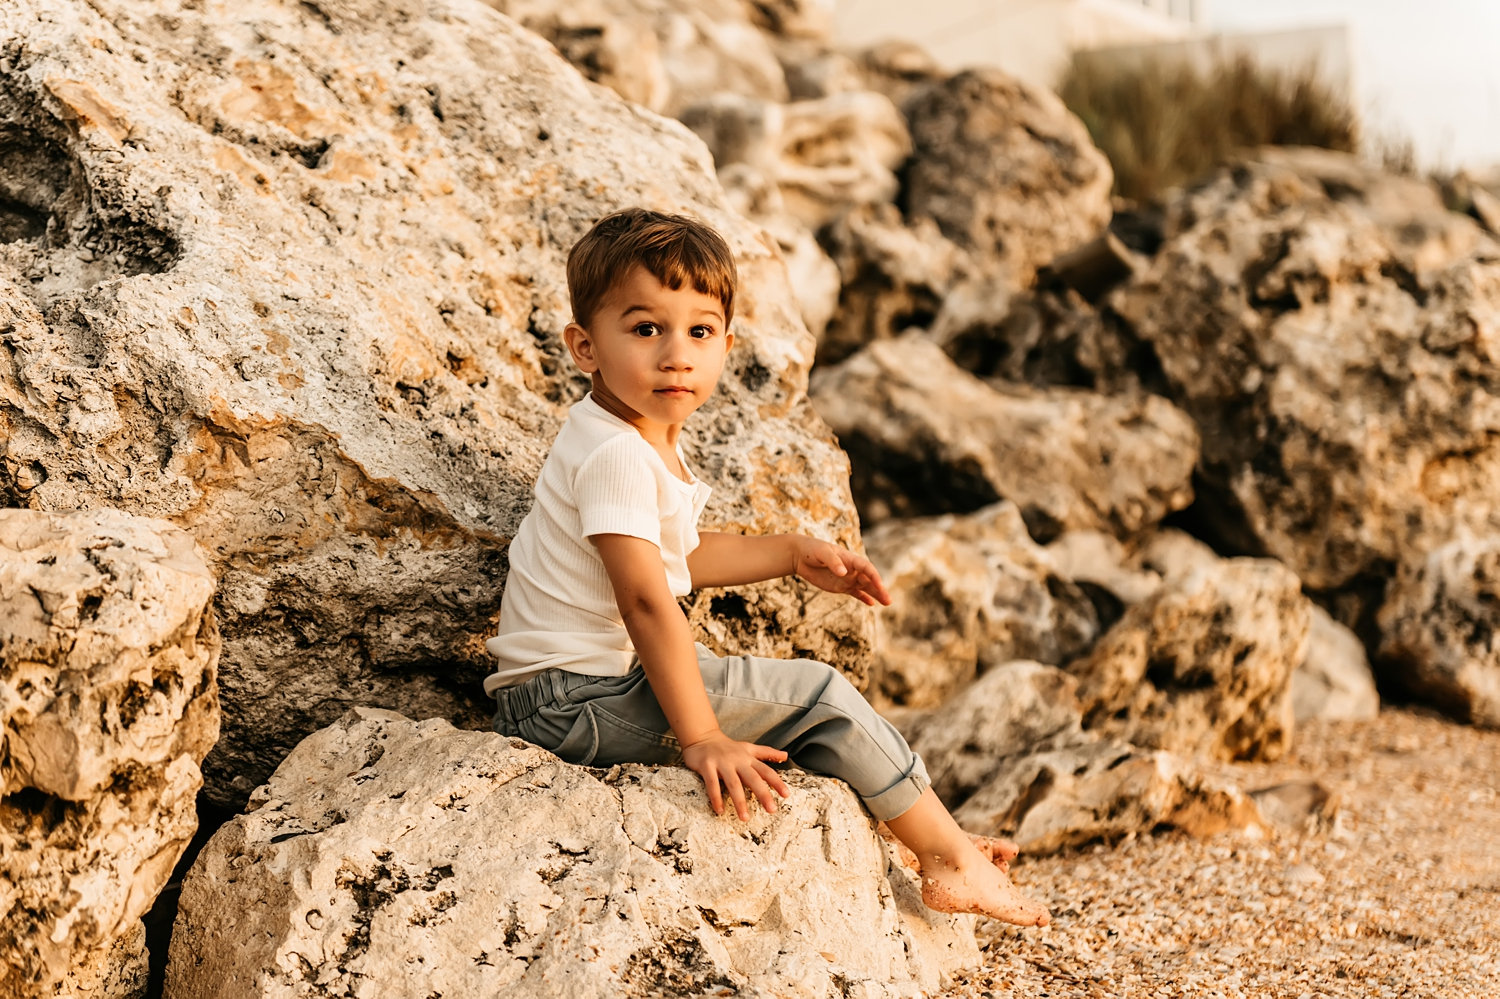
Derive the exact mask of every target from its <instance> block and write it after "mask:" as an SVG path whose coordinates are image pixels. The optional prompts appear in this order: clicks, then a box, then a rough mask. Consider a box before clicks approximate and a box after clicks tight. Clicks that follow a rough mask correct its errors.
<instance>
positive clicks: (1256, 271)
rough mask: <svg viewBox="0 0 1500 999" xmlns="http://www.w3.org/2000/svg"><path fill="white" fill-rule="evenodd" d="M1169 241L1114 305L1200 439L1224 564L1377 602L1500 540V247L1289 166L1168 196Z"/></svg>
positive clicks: (1413, 199) (1266, 163) (1468, 228)
mask: <svg viewBox="0 0 1500 999" xmlns="http://www.w3.org/2000/svg"><path fill="white" fill-rule="evenodd" d="M1164 234H1165V238H1166V243H1165V245H1164V246H1163V247H1162V249H1161V251H1160V252H1159V253H1158V254H1157V255H1156V257H1155V259H1154V261H1153V262H1152V264H1151V265H1150V267H1149V269H1148V270H1147V271H1146V272H1145V273H1144V274H1142V275H1141V276H1140V277H1139V278H1137V279H1136V280H1135V281H1134V282H1132V283H1131V284H1130V285H1128V286H1127V287H1125V288H1123V289H1121V290H1120V291H1118V292H1117V293H1116V294H1115V295H1114V296H1113V297H1112V298H1111V299H1110V305H1111V308H1112V309H1113V310H1114V311H1115V312H1116V313H1118V314H1119V315H1120V316H1122V317H1123V318H1124V319H1125V321H1126V322H1127V323H1128V324H1129V326H1130V328H1131V329H1132V330H1133V332H1134V335H1136V336H1138V337H1140V338H1141V339H1142V340H1143V341H1145V342H1147V343H1149V344H1150V345H1151V347H1152V348H1153V352H1154V362H1153V363H1154V364H1157V365H1159V372H1160V377H1161V378H1163V379H1165V385H1166V387H1165V391H1167V392H1168V394H1169V395H1170V397H1171V398H1172V399H1173V401H1174V402H1176V403H1177V404H1178V405H1179V406H1181V407H1182V408H1183V409H1184V410H1186V411H1187V412H1188V413H1189V414H1191V415H1192V416H1193V418H1194V419H1195V421H1196V422H1197V424H1198V428H1199V431H1200V432H1201V434H1202V437H1203V466H1202V469H1201V470H1200V471H1201V477H1202V482H1203V484H1204V486H1205V487H1206V488H1205V489H1204V490H1203V492H1204V493H1205V501H1204V502H1203V503H1202V504H1200V509H1201V510H1202V513H1203V515H1204V517H1205V518H1206V519H1208V520H1209V521H1210V522H1212V523H1213V526H1214V529H1215V530H1217V531H1218V532H1219V533H1220V534H1221V535H1222V536H1223V537H1224V538H1225V539H1226V540H1227V542H1228V543H1229V544H1230V545H1231V546H1232V547H1234V548H1236V549H1237V550H1240V551H1250V552H1262V553H1265V554H1268V555H1271V556H1274V557H1276V558H1278V559H1280V560H1281V561H1283V562H1285V563H1286V564H1287V565H1288V566H1289V567H1291V568H1292V570H1293V571H1295V572H1296V573H1297V574H1298V576H1300V577H1301V578H1302V579H1303V581H1304V582H1305V583H1306V584H1307V585H1308V587H1309V588H1311V589H1313V590H1317V591H1332V590H1338V589H1341V588H1345V587H1349V588H1356V589H1357V588H1360V587H1370V588H1373V590H1374V592H1375V594H1376V597H1375V598H1374V599H1376V600H1378V593H1379V586H1380V584H1381V583H1383V582H1384V580H1385V579H1386V578H1388V577H1389V576H1390V574H1391V571H1392V568H1393V567H1394V566H1395V565H1397V564H1400V563H1402V562H1404V561H1406V559H1407V557H1408V555H1409V554H1410V553H1413V552H1416V553H1422V552H1427V551H1430V550H1433V549H1434V548H1436V547H1438V546H1439V545H1441V544H1444V543H1446V542H1447V541H1448V540H1449V539H1451V538H1452V537H1454V536H1455V534H1456V532H1457V531H1458V530H1459V529H1460V528H1463V527H1467V528H1469V529H1472V530H1473V531H1474V532H1475V533H1476V534H1483V533H1486V532H1488V533H1493V532H1494V531H1496V530H1497V529H1500V500H1497V496H1500V493H1497V491H1496V489H1495V483H1496V482H1497V481H1500V246H1497V245H1496V244H1495V243H1494V242H1493V241H1492V240H1490V239H1489V238H1488V237H1487V236H1485V235H1484V234H1483V233H1482V232H1481V231H1480V229H1479V227H1478V226H1477V225H1476V224H1475V223H1474V222H1473V221H1472V220H1470V219H1468V218H1465V217H1463V216H1460V215H1457V214H1454V213H1451V212H1448V211H1446V210H1445V209H1444V208H1443V206H1442V204H1441V202H1440V200H1439V199H1438V197H1437V195H1436V192H1435V190H1434V189H1433V188H1432V187H1431V185H1428V184H1425V183H1423V182H1420V181H1415V180H1411V179H1406V178H1394V177H1389V176H1387V175H1384V174H1380V173H1379V172H1378V171H1375V170H1372V169H1370V168H1368V167H1364V166H1362V165H1360V164H1359V163H1358V161H1356V160H1355V159H1353V158H1351V157H1346V156H1341V155H1338V154H1333V153H1317V152H1302V153H1280V154H1266V155H1263V156H1261V157H1259V158H1256V159H1251V160H1249V161H1247V162H1244V163H1242V164H1239V165H1237V166H1235V167H1233V168H1232V169H1226V170H1224V171H1223V172H1221V173H1220V174H1218V175H1217V176H1215V177H1213V178H1211V179H1210V180H1209V181H1207V182H1206V183H1204V184H1203V185H1201V186H1200V187H1198V188H1196V189H1194V190H1191V191H1189V192H1187V193H1185V194H1183V195H1181V197H1180V198H1179V199H1177V200H1176V201H1175V202H1174V203H1173V204H1172V205H1171V206H1170V208H1169V210H1168V212H1167V217H1166V221H1165V231H1164ZM1358 616H1360V613H1359V611H1358V610H1356V611H1355V613H1351V614H1349V615H1343V614H1341V615H1340V617H1341V618H1343V619H1345V620H1346V621H1348V620H1354V619H1355V618H1356V617H1358Z"/></svg>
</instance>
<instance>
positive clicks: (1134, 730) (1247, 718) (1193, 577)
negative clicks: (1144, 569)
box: [1067, 558, 1310, 760]
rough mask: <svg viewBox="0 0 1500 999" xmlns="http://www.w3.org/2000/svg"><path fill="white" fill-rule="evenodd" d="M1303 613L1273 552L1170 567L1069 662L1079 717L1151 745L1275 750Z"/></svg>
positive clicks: (1283, 731)
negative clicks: (1173, 571) (1186, 568)
mask: <svg viewBox="0 0 1500 999" xmlns="http://www.w3.org/2000/svg"><path fill="white" fill-rule="evenodd" d="M1309 614H1310V611H1309V602H1308V600H1307V598H1306V597H1304V596H1303V595H1302V591H1301V587H1300V585H1299V583H1298V580H1297V578H1296V576H1294V575H1292V573H1291V572H1289V571H1288V570H1287V569H1286V568H1285V567H1284V566H1282V565H1280V564H1278V563H1276V562H1273V561H1271V560H1269V559H1243V558H1236V559H1226V560H1224V561H1222V562H1219V563H1217V564H1216V565H1213V566H1210V567H1207V568H1203V569H1199V570H1197V571H1194V572H1191V573H1188V574H1187V575H1185V576H1178V577H1170V576H1169V577H1168V578H1167V579H1166V581H1165V582H1164V584H1163V586H1162V587H1161V589H1160V590H1158V591H1157V592H1156V593H1154V594H1153V595H1152V596H1150V597H1149V598H1147V599H1146V600H1145V601H1143V602H1142V603H1139V604H1136V605H1135V606H1133V607H1131V608H1130V609H1128V610H1127V611H1126V612H1125V615H1124V617H1123V618H1121V620H1120V622H1119V623H1118V624H1116V625H1115V626H1114V627H1113V628H1112V629H1110V631H1109V632H1107V633H1106V634H1105V635H1104V637H1103V638H1101V639H1100V640H1099V642H1098V644H1097V645H1095V646H1094V648H1093V650H1092V651H1091V652H1090V653H1089V654H1088V655H1087V656H1085V657H1084V658H1082V659H1080V660H1077V661H1075V662H1073V663H1070V664H1069V665H1068V667H1067V669H1068V672H1070V673H1072V674H1073V675H1074V676H1076V677H1078V680H1079V691H1078V693H1079V699H1080V700H1081V701H1082V703H1083V708H1084V724H1085V726H1086V727H1088V728H1089V729H1092V730H1096V731H1100V732H1102V733H1103V734H1105V735H1109V736H1115V737H1119V738H1122V739H1126V740H1128V741H1130V742H1133V743H1136V744H1138V745H1142V746H1148V747H1152V748H1157V749H1166V750H1171V751H1176V752H1182V753H1189V754H1196V753H1203V754H1207V755H1210V756H1213V757H1216V758H1218V759H1223V760H1250V759H1275V758H1276V757H1278V756H1280V755H1281V753H1282V752H1283V751H1284V750H1285V749H1286V748H1287V746H1288V744H1289V742H1290V739H1291V731H1292V725H1293V717H1292V711H1291V701H1290V699H1289V698H1288V696H1287V687H1288V683H1289V680H1290V677H1291V675H1292V671H1293V669H1295V668H1296V666H1297V665H1298V664H1299V663H1301V662H1302V661H1303V660H1304V659H1305V658H1306V656H1307V635H1308V628H1309Z"/></svg>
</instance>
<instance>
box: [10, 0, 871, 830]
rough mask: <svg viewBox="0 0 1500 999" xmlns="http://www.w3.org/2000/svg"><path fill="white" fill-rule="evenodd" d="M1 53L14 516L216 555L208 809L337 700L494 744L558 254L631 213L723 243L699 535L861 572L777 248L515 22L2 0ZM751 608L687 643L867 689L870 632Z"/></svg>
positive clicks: (269, 5)
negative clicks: (720, 359)
mask: <svg viewBox="0 0 1500 999" xmlns="http://www.w3.org/2000/svg"><path fill="white" fill-rule="evenodd" d="M684 16H687V15H684ZM695 16H696V15H695ZM746 23H747V25H748V22H746ZM747 30H749V31H751V32H752V33H755V35H756V37H759V34H758V32H756V31H755V29H754V28H753V27H747ZM0 38H3V39H11V40H13V41H8V42H5V43H3V52H4V61H3V63H0V134H3V135H4V136H5V139H4V153H3V155H0V215H3V216H4V218H5V219H6V221H5V222H4V223H3V224H0V230H3V231H5V232H6V233H11V234H14V235H15V237H16V238H13V239H10V241H9V242H4V243H0V342H3V344H4V346H5V349H4V350H0V504H3V505H10V506H27V507H30V508H32V509H37V510H56V511H63V510H74V509H84V508H94V507H98V506H114V507H119V508H121V509H125V510H128V511H130V512H133V513H139V514H145V515H149V516H154V517H161V518H165V519H168V520H170V521H172V522H173V523H175V524H177V525H178V526H180V527H183V528H185V529H187V530H188V531H190V532H191V533H192V534H193V535H194V536H195V537H196V538H198V540H199V541H200V542H201V543H202V545H203V547H204V549H205V551H206V552H207V554H208V557H209V559H210V561H211V566H212V568H213V570H214V572H215V573H216V574H217V575H218V577H219V579H220V588H219V595H218V598H217V611H218V619H219V623H220V626H221V627H222V629H223V635H224V653H223V660H222V663H221V682H222V690H223V697H224V704H225V717H224V738H223V739H222V740H221V741H220V743H219V744H218V746H217V747H216V748H215V750H214V752H213V753H212V754H211V755H210V757H209V759H208V761H207V762H206V763H205V771H206V774H207V780H208V784H209V790H210V793H211V794H212V795H213V797H214V799H215V800H217V801H221V802H237V801H240V800H242V799H243V796H244V795H245V794H247V793H248V792H249V790H250V789H251V788H253V787H254V786H255V784H256V783H259V782H260V781H262V780H264V778H265V776H266V775H267V774H269V772H270V771H271V770H272V769H273V768H274V767H275V765H276V763H277V762H279V761H280V759H281V758H282V757H283V756H284V755H285V754H286V752H287V751H289V749H290V748H291V747H292V746H293V745H295V744H296V742H297V741H298V739H300V738H301V737H302V736H303V735H305V734H306V733H308V732H310V731H312V730H314V729H316V728H317V727H319V726H320V725H323V724H327V723H328V722H329V721H331V720H332V719H334V718H336V717H338V716H339V715H340V714H341V713H342V712H343V711H344V710H345V708H346V707H348V706H349V705H351V704H383V705H392V706H395V705H399V706H401V707H402V708H403V709H404V710H408V711H410V712H412V713H413V714H416V715H421V716H443V717H448V718H452V719H456V720H458V721H459V722H461V723H464V724H481V723H482V722H483V719H484V716H485V715H486V714H487V710H486V708H485V706H484V703H483V702H482V698H481V695H480V692H479V681H480V678H481V677H482V676H483V674H484V673H486V672H488V671H489V669H490V668H491V660H490V657H489V656H488V655H487V654H486V653H485V652H484V651H483V639H484V638H486V637H487V636H488V635H489V634H490V633H491V632H492V628H493V625H494V621H495V618H496V615H497V612H498V602H499V597H500V593H501V587H502V584H503V581H504V576H505V571H506V567H507V564H506V558H505V548H506V544H507V542H508V539H509V537H510V536H511V534H512V533H513V532H514V530H515V528H516V525H517V524H518V523H519V522H520V519H521V517H522V516H523V515H524V514H525V512H526V510H527V509H528V508H529V506H530V503H531V486H532V482H533V480H534V477H535V475H536V473H537V471H538V469H539V468H540V465H541V461H542V458H543V454H544V452H545V450H546V448H547V446H548V444H549V443H550V441H551V439H552V436H553V434H554V433H555V431H556V428H557V426H558V424H559V422H560V421H561V419H562V417H563V415H564V412H565V406H566V405H567V404H569V403H571V402H572V401H574V400H576V399H577V398H578V397H579V396H580V394H581V392H582V391H583V389H584V387H585V383H584V382H583V380H582V379H581V378H580V377H579V376H578V375H577V374H576V373H575V372H573V371H572V369H571V365H570V363H569V362H568V361H567V359H566V353H565V350H564V347H563V344H562V340H561V330H562V328H563V326H564V325H565V323H566V321H567V319H568V305H567V301H566V296H565V291H564V271H563V265H564V260H565V255H566V252H567V249H568V248H569V247H570V246H571V244H572V243H573V241H574V240H575V239H576V238H577V237H578V236H580V235H581V234H582V233H583V232H584V231H586V229H587V227H588V226H589V225H590V224H591V223H592V221H593V220H594V219H596V218H598V217H599V216H601V215H603V214H605V213H607V212H609V211H611V210H614V209H616V208H619V207H621V206H624V205H628V204H645V205H647V206H650V207H655V208H659V209H665V210H672V211H688V212H691V213H694V214H697V215H698V216H700V217H702V218H703V219H705V220H706V221H708V222H710V223H712V224H714V225H715V226H717V227H718V228H719V229H720V230H721V231H723V232H724V233H725V235H726V238H727V239H728V240H729V242H730V244H731V246H733V247H734V249H735V251H736V255H737V261H738V266H739V272H740V278H741V289H740V291H741V297H740V298H739V299H738V300H737V303H736V304H737V309H736V316H735V325H736V331H737V333H738V341H737V342H736V345H735V350H734V352H733V354H732V355H731V358H730V363H729V369H728V370H727V371H726V373H725V377H724V379H723V382H722V384H721V388H720V394H719V396H718V398H717V399H716V400H715V401H714V402H713V403H711V404H710V406H709V407H707V408H706V409H705V410H704V411H703V412H702V413H700V414H699V415H698V416H697V417H695V420H694V423H693V425H692V426H690V428H689V435H685V436H688V437H689V438H690V439H689V440H688V442H687V448H688V452H689V456H690V459H691V460H693V462H694V463H695V466H696V467H697V468H698V470H699V471H700V472H701V473H702V474H703V476H704V477H705V479H706V480H707V481H709V482H710V483H711V484H713V485H714V486H715V487H716V489H715V494H714V499H713V500H712V501H711V504H710V508H709V512H708V514H707V515H706V516H705V518H704V520H705V522H704V527H705V528H709V529H724V530H745V529H753V530H756V531H783V530H790V531H803V532H811V533H820V534H823V535H824V536H827V537H830V538H834V539H837V540H840V541H842V542H844V543H846V544H851V545H857V544H858V534H857V524H856V520H855V517H854V511H853V506H852V502H851V500H850V499H849V496H848V493H847V492H846V491H845V489H844V487H843V485H842V483H843V479H842V476H841V469H842V468H843V467H845V458H844V456H843V454H842V453H841V452H840V451H839V450H838V448H837V446H836V444H835V442H834V441H833V439H832V437H831V435H830V434H829V433H828V431H827V429H826V428H825V427H824V426H823V425H822V424H821V423H820V421H819V420H818V418H817V417H816V415H815V414H814V413H813V412H812V410H811V409H810V407H809V406H808V405H807V403H806V401H805V394H804V387H805V384H806V376H807V370H808V367H809V365H810V363H811V360H812V351H813V341H812V338H811V337H810V336H809V335H808V333H807V331H806V330H805V329H804V328H803V327H802V324H801V322H800V321H799V319H798V315H797V314H798V307H797V305H796V303H795V302H794V301H793V299H792V296H791V295H790V293H789V292H788V289H787V286H786V278H785V270H784V268H783V264H782V262H781V260H780V258H779V257H778V255H777V253H776V250H775V248H774V246H771V245H769V242H768V241H766V240H765V237H764V235H763V234H762V233H761V231H760V230H759V229H757V228H755V227H753V226H750V225H748V224H747V223H746V222H745V221H744V220H743V219H741V218H739V217H738V216H737V215H735V214H733V212H731V211H730V210H729V209H728V208H727V206H726V205H725V202H724V196H723V194H722V191H721V190H720V188H719V186H718V184H717V182H716V180H715V178H714V174H713V170H712V167H711V165H710V164H709V162H708V157H707V155H706V153H705V152H704V150H703V148H702V146H701V144H700V143H699V142H698V141H697V140H696V139H695V138H693V137H692V136H691V135H690V134H688V133H687V132H686V130H685V129H683V128H682V127H681V126H680V125H677V124H676V123H674V122H670V121H666V120H663V119H660V118H657V117H655V116H653V115H650V114H647V113H645V112H643V111H641V110H640V109H638V108H635V107H632V106H630V105H628V104H626V103H624V102H623V101H621V100H619V99H617V98H616V97H614V95H612V94H609V93H607V92H605V91H603V90H602V89H601V88H598V87H595V86H592V85H590V84H589V83H588V82H587V81H585V80H584V79H583V78H582V77H581V76H579V75H578V74H577V73H576V72H575V71H574V70H573V69H572V68H571V67H569V66H568V65H567V64H566V63H565V62H564V61H563V60H562V59H560V58H559V57H558V56H557V54H556V53H555V52H554V51H553V50H552V49H551V48H550V47H549V46H548V45H547V44H546V43H545V42H543V41H542V40H540V39H539V38H537V37H536V36H535V35H532V34H531V33H529V32H527V31H525V30H523V29H522V28H520V27H519V26H518V25H516V24H515V23H514V22H512V21H510V20H508V19H507V18H505V17H503V16H501V15H499V14H497V13H495V12H494V11H492V10H489V9H487V8H485V7H484V6H482V5H478V4H463V5H454V4H448V3H435V2H434V3H429V2H425V0H344V2H340V3H338V4H331V3H330V4H319V5H316V6H313V5H300V6H299V5H292V6H287V5H286V4H283V3H280V2H274V0H248V2H246V3H242V4H238V5H235V6H234V7H233V9H232V10H231V9H230V8H228V7H223V6H215V5H203V4H199V3H192V2H188V0H166V2H163V3H155V4H152V5H149V6H145V7H143V6H142V5H139V4H134V3H125V2H121V0H101V2H97V3H88V4H85V3H80V2H76V0H18V2H16V3H8V4H5V5H0ZM22 39H24V43H23V42H22V41H19V40H22ZM726 44H729V43H728V42H726ZM704 58H705V59H709V60H711V58H712V57H711V55H710V54H709V53H704ZM695 96H696V95H695ZM698 599H699V602H700V603H699V605H697V606H695V608H694V613H695V615H696V616H697V619H699V620H703V619H705V618H707V617H708V616H710V615H709V610H708V603H709V601H712V600H714V599H717V595H715V594H703V595H701V596H700V597H699V598H698ZM738 606H740V607H743V608H747V609H748V611H749V612H747V613H744V614H738V615H736V614H734V613H726V614H723V615H719V616H717V617H716V620H715V624H714V629H713V630H711V631H704V632H701V633H700V637H702V638H704V639H705V640H708V641H710V642H712V643H714V644H716V645H718V646H719V647H721V648H723V647H724V646H725V645H730V646H733V647H734V648H736V649H739V650H743V651H745V652H749V653H758V654H769V655H783V656H790V655H793V654H803V653H806V654H810V655H813V656H815V657H817V658H820V659H825V660H827V661H830V662H835V663H837V664H839V665H841V666H842V667H844V668H845V669H847V670H848V671H849V672H850V673H851V674H852V675H854V677H855V678H856V679H858V677H859V675H860V673H861V672H862V669H863V663H862V660H863V658H864V656H866V655H867V652H868V647H869V640H870V634H871V632H872V628H873V621H872V616H871V615H870V614H868V613H866V612H865V611H864V610H863V608H861V607H860V606H859V605H857V604H854V603H852V602H850V601H847V600H845V599H840V598H832V597H825V596H823V595H821V594H813V593H810V592H809V591H808V590H807V589H806V588H803V587H801V586H800V585H794V584H791V583H777V584H767V585H765V586H762V587H760V588H758V589H756V590H754V591H752V592H751V593H749V594H748V595H747V596H746V597H745V598H744V601H743V602H742V603H741V604H740V605H738ZM760 612H763V613H760Z"/></svg>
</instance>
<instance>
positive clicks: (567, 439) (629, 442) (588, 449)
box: [547, 396, 661, 474]
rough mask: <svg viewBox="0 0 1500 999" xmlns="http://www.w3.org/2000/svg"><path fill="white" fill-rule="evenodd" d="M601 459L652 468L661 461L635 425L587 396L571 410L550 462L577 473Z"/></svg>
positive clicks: (567, 471) (558, 433) (610, 462)
mask: <svg viewBox="0 0 1500 999" xmlns="http://www.w3.org/2000/svg"><path fill="white" fill-rule="evenodd" d="M601 462H602V463H605V464H612V465H625V466H644V468H645V469H646V470H648V471H654V468H653V466H654V465H659V464H661V462H660V459H658V458H657V457H656V452H655V451H654V450H652V447H651V445H650V443H648V442H647V441H646V439H645V438H644V437H642V436H641V435H640V434H639V433H637V432H636V429H635V428H634V427H632V426H631V425H630V424H628V423H626V422H625V421H624V420H621V419H620V418H619V417H617V416H614V415H613V414H611V413H609V412H607V411H606V410H605V409H604V408H603V407H601V406H600V405H599V404H598V403H596V402H594V401H593V397H592V396H585V397H584V398H583V400H582V401H580V402H577V403H574V404H573V407H572V408H571V409H570V410H569V411H568V417H567V419H566V420H564V421H563V425H562V427H561V428H560V429H559V430H558V432H557V437H556V439H554V440H553V442H552V450H551V451H550V452H549V453H548V455H547V464H548V465H552V466H554V467H555V468H556V469H557V470H558V471H563V472H566V473H569V474H576V473H577V472H578V471H579V470H581V469H582V468H584V467H585V466H593V465H598V464H600V463H601Z"/></svg>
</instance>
